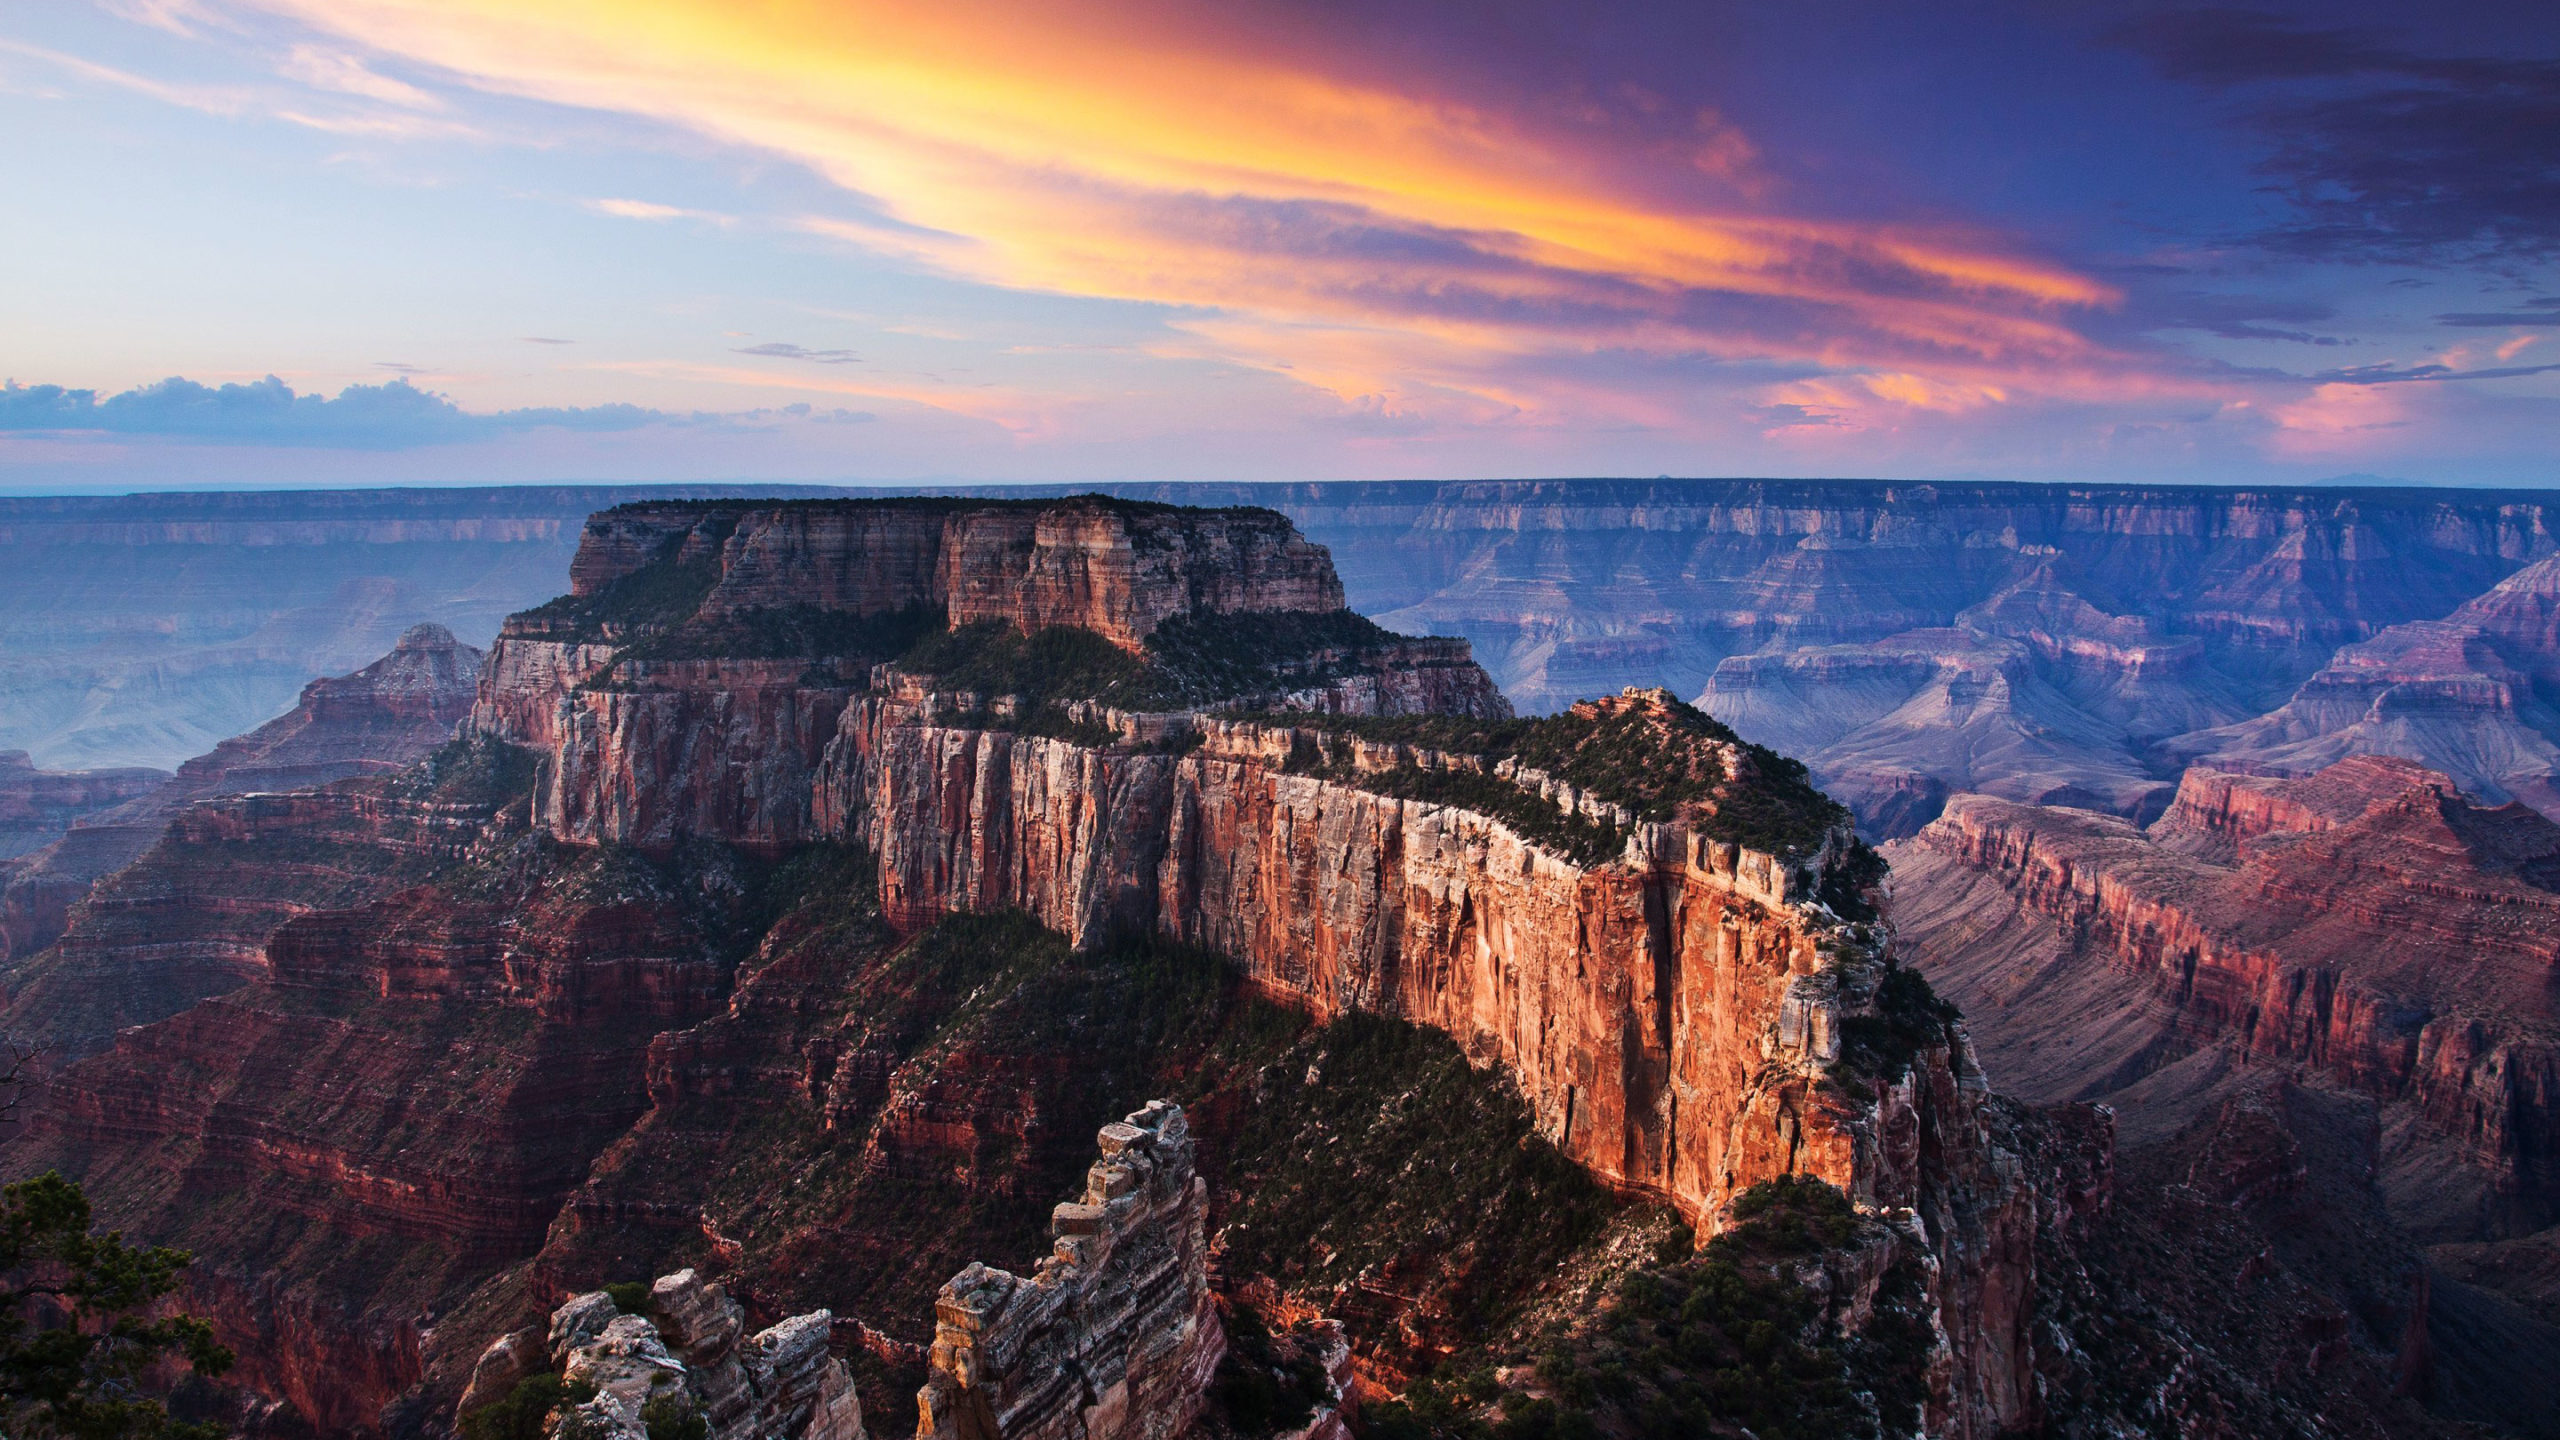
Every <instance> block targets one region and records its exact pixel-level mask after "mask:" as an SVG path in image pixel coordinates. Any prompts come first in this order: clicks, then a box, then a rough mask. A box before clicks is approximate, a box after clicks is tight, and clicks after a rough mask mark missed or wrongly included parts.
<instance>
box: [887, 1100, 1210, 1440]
mask: <svg viewBox="0 0 2560 1440" xmlns="http://www.w3.org/2000/svg"><path fill="white" fill-rule="evenodd" d="M1100 1139H1101V1147H1102V1158H1101V1159H1099V1160H1097V1161H1095V1162H1094V1165H1093V1169H1092V1171H1091V1173H1090V1174H1089V1175H1088V1176H1087V1178H1086V1184H1085V1192H1084V1198H1083V1199H1081V1200H1079V1201H1074V1202H1070V1203H1067V1204H1062V1205H1060V1206H1059V1207H1058V1208H1057V1212H1056V1215H1055V1217H1054V1218H1053V1221H1052V1224H1053V1227H1054V1233H1055V1236H1056V1244H1055V1248H1054V1250H1053V1252H1052V1253H1051V1254H1050V1255H1048V1256H1047V1257H1046V1258H1044V1259H1042V1260H1041V1261H1040V1263H1039V1266H1038V1268H1037V1269H1035V1270H1034V1271H1033V1272H1032V1273H1031V1274H1030V1275H1028V1276H1021V1275H1015V1274H1012V1273H1010V1272H1008V1271H1004V1270H997V1269H993V1268H990V1267H988V1266H986V1265H983V1264H976V1265H971V1266H970V1267H969V1268H968V1269H966V1270H963V1271H961V1272H960V1273H959V1274H958V1275H956V1276H954V1277H952V1280H951V1282H950V1283H949V1284H947V1285H945V1286H943V1287H942V1294H941V1296H940V1297H939V1298H938V1299H937V1300H936V1301H935V1302H934V1318H935V1328H934V1340H933V1354H932V1367H933V1372H932V1378H931V1379H930V1380H929V1381H927V1382H926V1385H925V1388H924V1390H923V1391H922V1392H921V1393H920V1394H919V1395H918V1396H917V1397H916V1401H917V1406H918V1409H919V1412H920V1419H919V1421H918V1424H917V1427H916V1434H917V1436H918V1437H919V1440H998V1437H1001V1440H1175V1437H1178V1436H1180V1435H1182V1434H1184V1433H1185V1432H1186V1431H1187V1430H1188V1429H1189V1427H1190V1425H1191V1422H1192V1421H1193V1420H1195V1419H1197V1418H1198V1416H1199V1413H1200V1408H1201V1405H1202V1404H1203V1402H1204V1400H1205V1399H1206V1396H1207V1391H1208V1386H1209V1377H1210V1376H1211V1375H1212V1374H1213V1373H1214V1372H1215V1371H1216V1370H1217V1368H1218V1359H1219V1357H1220V1356H1221V1355H1222V1354H1223V1353H1224V1352H1225V1348H1226V1332H1225V1331H1224V1330H1222V1329H1221V1328H1220V1327H1219V1322H1218V1316H1217V1313H1216V1311H1215V1310H1214V1309H1212V1308H1211V1305H1210V1301H1209V1280H1208V1264H1209V1239H1208V1231H1207V1222H1208V1214H1209V1190H1208V1182H1207V1181H1205V1180H1202V1179H1200V1178H1199V1177H1198V1176H1197V1175H1195V1174H1194V1173H1193V1165H1192V1143H1191V1134H1190V1130H1189V1128H1188V1127H1187V1126H1186V1125H1185V1123H1184V1121H1183V1115H1182V1111H1181V1110H1180V1108H1178V1107H1176V1106H1174V1105H1172V1104H1171V1103H1169V1102H1166V1101H1162V1100H1158V1101H1155V1102H1154V1103H1152V1104H1150V1105H1148V1106H1147V1107H1146V1108H1145V1109H1143V1110H1140V1111H1137V1112H1135V1113H1134V1114H1132V1115H1130V1116H1129V1117H1128V1118H1127V1119H1125V1120H1122V1121H1120V1122H1118V1123H1116V1124H1111V1125H1106V1126H1104V1127H1102V1134H1101V1137H1100Z"/></svg>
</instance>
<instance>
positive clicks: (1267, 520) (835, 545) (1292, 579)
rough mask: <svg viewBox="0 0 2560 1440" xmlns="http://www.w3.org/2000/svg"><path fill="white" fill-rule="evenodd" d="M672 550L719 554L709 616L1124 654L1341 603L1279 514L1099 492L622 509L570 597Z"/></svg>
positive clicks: (578, 571) (588, 555)
mask: <svg viewBox="0 0 2560 1440" xmlns="http://www.w3.org/2000/svg"><path fill="white" fill-rule="evenodd" d="M669 555H672V556H673V557H674V558H675V559H677V560H678V561H679V562H680V563H682V562H686V561H690V560H693V559H695V558H696V557H699V558H701V559H702V560H705V561H711V560H714V559H715V558H716V561H717V565H718V569H719V580H718V582H717V583H716V584H715V585H714V586H713V587H712V589H711V591H710V594H709V597H708V598H707V599H706V600H705V601H704V602H703V607H702V613H704V614H705V615H709V616H725V615H735V614H739V613H742V612H747V611H752V610H758V609H778V608H786V607H790V606H799V605H807V606H815V607H816V608H818V609H821V610H829V611H839V612H844V613H848V614H854V615H874V614H882V613H886V612H890V611H896V610H903V609H908V608H910V607H916V606H926V607H932V608H935V609H939V610H941V611H942V612H943V613H944V614H946V615H947V616H949V618H950V620H951V623H953V624H955V625H966V624H969V623H972V622H974V621H979V620H1001V621H1004V622H1006V623H1008V624H1011V625H1012V626H1014V627H1015V628H1016V629H1020V630H1025V631H1030V630H1038V629H1041V628H1043V627H1046V626H1050V625H1072V626H1076V627H1079V628H1082V629H1086V630H1091V631H1094V632H1095V633H1097V634H1100V635H1103V636H1105V637H1107V638H1109V639H1110V640H1111V641H1113V642H1114V643H1115V644H1119V645H1122V646H1125V647H1128V648H1131V649H1135V648H1136V647H1137V646H1138V645H1139V644H1140V643H1141V642H1143V641H1144V640H1145V639H1146V638H1147V636H1148V635H1150V634H1152V633H1153V632H1154V630H1155V628H1156V626H1157V625H1159V624H1161V623H1163V622H1164V621H1165V620H1166V619H1169V618H1171V617H1172V616H1175V615H1186V614H1198V613H1212V614H1232V613H1236V612H1239V611H1261V610H1292V611H1317V612H1324V611H1333V610H1339V609H1341V608H1342V582H1341V581H1339V580H1337V579H1335V578H1334V574H1333V566H1332V564H1331V562H1330V560H1329V559H1328V558H1327V556H1326V555H1325V552H1324V550H1323V549H1322V548H1321V547H1319V546H1316V545H1312V544H1309V543H1308V542H1307V540H1306V539H1305V537H1303V536H1301V535H1300V534H1299V533H1298V532H1297V530H1296V528H1295V527H1293V526H1291V525H1290V523H1289V522H1288V520H1287V519H1285V518H1284V517H1282V516H1280V515H1278V514H1275V513H1273V512H1271V511H1268V510H1256V509H1234V510H1194V509H1177V508H1175V507H1172V506H1148V505H1136V504H1131V503H1128V502H1125V501H1110V500H1103V499H1101V498H1099V497H1084V498H1078V499H1069V500H1057V501H1028V502H1025V501H1015V502H1005V501H935V500H879V501H827V502H817V503H812V504H806V505H800V506H789V505H781V506H765V507H757V508H747V507H736V506H723V505H716V504H704V503H692V504H666V505H633V506H625V507H623V508H621V509H618V510H611V511H607V512H605V513H604V514H601V515H598V516H597V517H595V518H594V519H592V520H590V521H588V522H587V533H586V535H585V536H584V537H583V538H582V540H581V541H580V544H579V548H578V558H577V559H576V560H575V561H574V562H573V563H572V564H571V566H570V569H569V580H570V588H571V592H572V593H573V594H575V595H579V596H591V595H597V594H600V593H602V592H603V591H604V589H605V588H606V587H607V586H609V585H611V584H612V583H613V582H614V581H615V580H618V579H620V578H622V577H623V576H625V575H628V574H631V573H632V572H634V571H636V570H638V569H640V568H641V567H642V566H644V565H647V564H650V563H652V562H654V561H656V560H658V559H660V558H662V557H666V556H669Z"/></svg>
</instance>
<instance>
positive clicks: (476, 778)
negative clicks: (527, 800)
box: [390, 736, 536, 810]
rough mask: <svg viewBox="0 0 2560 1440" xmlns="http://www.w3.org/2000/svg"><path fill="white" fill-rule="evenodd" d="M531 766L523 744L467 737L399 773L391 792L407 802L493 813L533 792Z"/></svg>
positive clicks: (532, 759)
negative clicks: (412, 801) (407, 800)
mask: <svg viewBox="0 0 2560 1440" xmlns="http://www.w3.org/2000/svg"><path fill="white" fill-rule="evenodd" d="M535 763H536V762H535V759H534V754H533V752H532V751H530V750H527V749H525V748H524V747H522V746H519V745H510V744H508V743H506V742H505V741H503V740H492V739H485V738H481V737H477V736H468V737H465V738H463V739H459V740H449V741H447V742H445V744H443V745H442V746H440V747H438V748H437V749H436V751H435V753H433V754H431V755H429V756H428V757H427V758H426V759H424V760H421V761H419V762H418V763H417V764H415V765H413V766H411V767H409V768H408V769H406V770H403V771H401V772H400V774H399V775H398V776H397V777H395V778H394V779H393V780H392V782H391V787H390V788H391V793H392V794H394V795H398V796H401V797H402V798H405V799H413V800H424V801H428V802H430V803H433V804H438V805H470V806H475V807H482V808H486V809H491V810H495V809H497V808H499V807H500V806H503V805H506V804H508V803H509V802H511V801H516V800H521V799H523V798H524V797H526V796H528V795H531V794H532V793H533V775H534V766H535Z"/></svg>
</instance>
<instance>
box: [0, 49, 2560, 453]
mask: <svg viewBox="0 0 2560 1440" xmlns="http://www.w3.org/2000/svg"><path fill="white" fill-rule="evenodd" d="M2440 8H2443V9H2446V10H2448V11H2450V12H2452V13H2447V14H2441V15H2439V14H2433V13H2426V14H2421V15H2418V16H2416V17H2415V18H2414V19H2413V17H2412V16H2411V13H2410V12H2409V9H2408V7H2383V6H2379V5H2326V6H2320V7H2316V8H2315V7H2310V6H2296V7H2279V8H2271V9H2225V8H2214V7H2166V6H2159V5H2152V4H2131V3H2126V4H2112V3H2110V4H2098V3H2071V4H2044V5H2028V4H2014V5H2012V4H1984V3H1977V4H1949V5H1941V6H1928V7H1919V6H1910V5H1903V4H1886V3H1863V4H1835V3H1823V0H1814V3H1808V4H1803V5H1795V6H1786V7H1772V6H1765V5H1739V4H1704V5H1694V6H1681V7H1669V6H1661V5H1624V4H1596V5H1593V4H1585V5H1574V6H1564V5H1556V4H1525V3H1509V4H1503V3H1496V4H1491V5H1486V4H1469V5H1457V4H1450V3H1438V0H1431V3H1421V0H1391V3H1384V4H1377V3H1371V4H1361V5H1352V4H1347V3H1343V4H1334V3H1292V4H1275V3H1267V0H1261V3H1253V4H1243V5H1237V6H1230V7H1219V8H1215V9H1206V8H1203V7H1198V6H1188V5H1172V4H1163V5H1159V4H1155V3H1153V0H1123V3H1117V4H1111V5H1087V4H1077V3H1061V4H1050V5H1044V6H1039V7H1026V6H1018V5H1002V4H980V3H968V0H944V3H941V4H936V5H932V6H909V5H897V4H871V3H825V4H821V3H808V0H774V3H767V4H763V5H758V6H739V5H714V4H707V3H677V0H631V3H622V4H603V3H579V0H519V3H513V4H496V3H478V0H333V3H326V4H324V3H320V0H255V3H250V0H240V3H233V0H123V3H116V4H99V5H83V4H76V3H65V4H59V5H47V6H42V7H34V6H27V7H13V8H12V9H11V10H10V11H9V12H8V13H7V14H6V15H5V16H0V130H4V131H5V133H7V134H9V135H11V136H13V137H16V140H17V143H13V144H11V145H9V146H6V147H0V192H5V193H6V194H8V195H9V196H10V197H11V203H10V204H9V205H8V206H7V207H6V209H5V211H0V267H4V268H0V273H5V274H6V275H7V276H8V277H9V278H8V281H7V283H6V284H5V285H0V374H5V376H6V377H7V378H8V381H9V383H10V384H11V385H12V386H14V387H15V388H11V389H5V390H0V487H5V488H11V489H18V490H80V489H98V488H108V489H122V488H136V487H149V486H160V485H246V484H294V485H324V484H367V483H395V482H396V483H419V482H425V483H490V482H503V481H523V480H547V479H631V480H648V479H709V478H720V479H732V478H736V479H769V480H813V481H815V480H828V481H900V480H935V479H950V480H994V481H1001V480H1012V479H1022V480H1082V479H1095V480H1102V479H1322V478H1335V477H1343V478H1363V477H1401V476H1422V477H1431V476H1469V475H1573V474H1637V475H1653V474H1660V473H1669V474H1702V475H1736V474H1764V475H1826V474H1849V475H1909V476H1951V477H1954V476H1990V477H1997V478H2010V479H2060V480H2069V479H2093V480H2139V481H2195V482H2249V483H2259V482H2266V483H2293V482H2305V481H2316V480H2322V479H2328V478H2333V477H2337V476H2342V475H2356V476H2378V477H2385V478H2390V479H2395V480H2410V481H2418V482H2423V483H2455V484H2460V483H2471V484H2519V485H2541V484H2548V483H2550V482H2551V479H2552V465H2551V456H2552V449H2553V445H2552V437H2553V436H2554V435H2555V434H2560V423H2555V422H2560V371H2551V370H2545V369H2543V368H2542V367H2543V366H2545V365H2560V276H2555V274H2554V263H2553V259H2554V254H2553V252H2554V246H2555V243H2560V33H2555V32H2560V22H2555V20H2554V18H2553V13H2554V12H2553V10H2552V7H2549V6H2535V5H2526V4H2520V3H2517V4H2496V5H2474V6H2466V7H2440Z"/></svg>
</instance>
